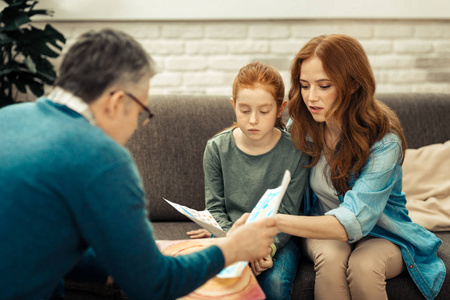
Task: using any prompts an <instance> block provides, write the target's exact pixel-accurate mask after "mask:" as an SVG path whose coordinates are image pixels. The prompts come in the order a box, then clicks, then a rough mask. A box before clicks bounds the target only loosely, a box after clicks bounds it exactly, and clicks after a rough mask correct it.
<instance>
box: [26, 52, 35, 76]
mask: <svg viewBox="0 0 450 300" xmlns="http://www.w3.org/2000/svg"><path fill="white" fill-rule="evenodd" d="M24 63H25V65H26V66H27V67H28V69H29V70H30V71H31V73H33V74H34V73H36V64H35V63H34V61H33V60H32V59H31V57H30V56H27V57H25V59H24Z"/></svg>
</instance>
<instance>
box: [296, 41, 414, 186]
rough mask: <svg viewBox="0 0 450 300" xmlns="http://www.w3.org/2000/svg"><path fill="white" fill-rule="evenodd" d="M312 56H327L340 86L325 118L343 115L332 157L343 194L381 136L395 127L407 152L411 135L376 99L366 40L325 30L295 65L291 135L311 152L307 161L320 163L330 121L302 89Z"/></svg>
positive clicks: (324, 61) (329, 68) (325, 64)
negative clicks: (319, 115) (315, 112)
mask: <svg viewBox="0 0 450 300" xmlns="http://www.w3.org/2000/svg"><path fill="white" fill-rule="evenodd" d="M313 56H317V57H318V58H319V59H320V60H321V61H322V64H323V68H324V71H325V73H326V74H327V75H328V76H329V78H330V80H331V81H332V83H333V85H335V86H336V88H337V92H338V96H337V99H336V101H335V102H334V103H333V106H332V107H331V108H330V111H329V112H328V113H327V115H326V118H330V117H331V118H334V119H336V120H340V121H341V123H340V126H341V128H340V130H341V138H340V140H339V141H338V143H337V145H336V149H335V150H334V153H333V154H332V156H331V158H329V159H328V163H329V165H330V173H331V174H330V175H331V182H332V184H333V186H334V188H335V189H336V191H337V192H338V194H344V193H346V192H347V191H348V190H350V179H351V177H352V176H359V174H360V172H361V170H362V168H363V167H364V165H365V163H366V161H367V160H368V158H369V155H370V148H371V147H372V145H373V144H374V143H375V142H376V141H379V140H381V139H382V138H383V137H384V135H386V134H387V133H389V132H393V133H395V134H396V135H397V136H398V137H399V138H400V139H401V142H402V156H403V157H404V154H405V150H406V140H405V137H404V134H403V129H402V127H401V125H400V121H399V119H398V117H397V115H396V114H395V112H394V111H393V110H391V109H390V108H389V107H388V106H387V105H385V104H383V103H382V102H380V101H378V100H376V99H375V79H374V76H373V72H372V68H371V67H370V63H369V60H368V58H367V55H366V53H365V51H364V48H363V47H362V45H361V44H360V43H359V42H358V41H357V40H356V39H354V38H352V37H349V36H346V35H341V34H334V35H321V36H318V37H315V38H313V39H311V40H310V41H309V42H308V43H307V44H306V45H305V46H303V48H302V49H301V50H300V51H299V52H298V54H297V55H296V57H295V58H294V60H293V62H292V66H291V88H290V91H289V115H290V117H291V118H292V120H293V123H292V127H291V137H292V141H293V143H294V144H295V145H296V147H297V148H299V149H300V150H302V151H303V152H304V153H306V154H308V155H310V156H311V157H312V162H311V164H310V165H308V167H312V166H315V165H316V164H317V162H318V161H319V158H320V155H321V153H322V150H323V149H324V148H326V144H325V138H324V128H325V127H324V125H325V123H324V122H320V123H319V122H316V121H315V120H314V119H313V117H312V115H311V113H310V112H309V110H308V108H307V106H306V104H305V103H304V101H303V98H302V94H301V86H300V74H301V65H302V62H303V61H304V60H307V59H309V58H311V57H313ZM309 138H311V139H312V141H313V143H311V142H310V140H309ZM402 163H403V162H402Z"/></svg>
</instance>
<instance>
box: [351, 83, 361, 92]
mask: <svg viewBox="0 0 450 300" xmlns="http://www.w3.org/2000/svg"><path fill="white" fill-rule="evenodd" d="M359 87H360V85H359V83H357V82H356V81H353V84H352V90H351V93H352V94H354V93H355V92H356V91H357V90H358V89H359Z"/></svg>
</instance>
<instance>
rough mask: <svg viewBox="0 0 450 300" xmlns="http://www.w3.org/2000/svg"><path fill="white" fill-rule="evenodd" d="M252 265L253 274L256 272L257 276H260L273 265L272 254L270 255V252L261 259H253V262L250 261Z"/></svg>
mask: <svg viewBox="0 0 450 300" xmlns="http://www.w3.org/2000/svg"><path fill="white" fill-rule="evenodd" d="M270 251H272V248H271V249H270ZM250 266H251V269H252V272H253V274H255V276H258V275H259V274H261V273H262V272H264V271H266V270H268V269H270V268H272V267H273V260H272V256H270V254H269V255H267V256H265V257H263V258H262V259H260V260H255V261H252V262H250Z"/></svg>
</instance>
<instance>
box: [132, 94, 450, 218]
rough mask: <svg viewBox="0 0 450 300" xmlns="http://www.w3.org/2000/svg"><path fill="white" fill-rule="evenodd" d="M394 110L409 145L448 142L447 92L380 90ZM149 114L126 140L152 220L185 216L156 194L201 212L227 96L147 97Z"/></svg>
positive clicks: (226, 115) (227, 110) (226, 119)
mask: <svg viewBox="0 0 450 300" xmlns="http://www.w3.org/2000/svg"><path fill="white" fill-rule="evenodd" d="M378 99H380V100H381V101H383V102H385V103H386V104H388V105H389V106H390V107H391V108H393V109H394V110H395V111H396V113H397V114H398V116H399V118H400V121H401V122H402V126H403V128H404V131H405V135H406V140H407V142H408V146H409V147H410V148H418V147H421V146H424V145H428V144H433V143H442V142H445V141H447V140H450V126H449V125H450V122H449V121H450V95H445V94H380V95H378ZM149 106H150V108H151V110H152V112H153V113H154V115H155V117H154V118H153V119H152V120H151V121H150V123H149V124H148V125H147V126H145V127H144V128H141V129H139V130H138V131H137V132H136V133H135V135H134V136H133V137H132V139H131V140H130V142H129V143H128V145H127V146H128V148H129V149H130V151H131V153H132V154H133V157H134V159H135V161H136V164H137V165H138V168H139V171H140V173H141V176H142V180H143V184H144V188H145V192H146V197H147V199H148V201H149V212H150V219H151V220H152V221H179V220H186V218H185V217H184V216H183V215H181V214H180V213H178V212H177V211H176V210H175V209H174V208H172V207H171V206H170V205H169V204H167V203H166V202H165V201H164V200H163V199H162V197H165V198H167V199H169V200H171V201H173V202H176V203H179V204H182V205H186V206H188V207H191V208H194V209H197V210H203V209H204V208H205V203H204V175H203V164H202V161H203V152H204V148H205V145H206V142H207V140H208V139H209V138H211V137H212V136H213V135H215V134H216V133H217V132H219V131H221V130H222V129H223V128H225V127H228V126H230V125H231V124H232V123H233V121H234V120H235V116H234V111H233V109H232V106H231V104H230V102H229V97H227V96H180V95H167V96H150V100H149Z"/></svg>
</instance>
